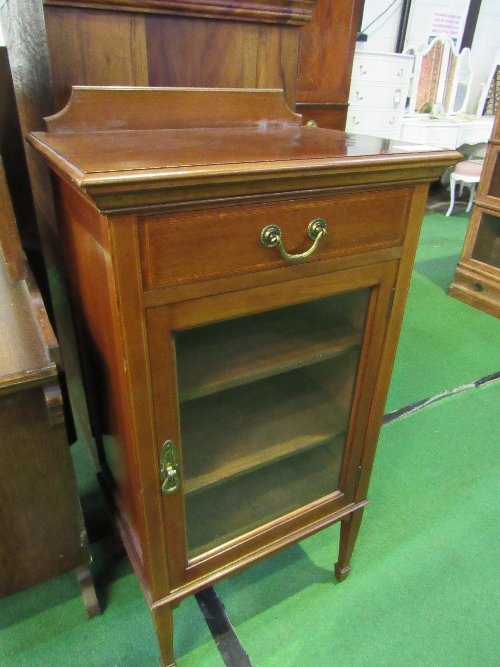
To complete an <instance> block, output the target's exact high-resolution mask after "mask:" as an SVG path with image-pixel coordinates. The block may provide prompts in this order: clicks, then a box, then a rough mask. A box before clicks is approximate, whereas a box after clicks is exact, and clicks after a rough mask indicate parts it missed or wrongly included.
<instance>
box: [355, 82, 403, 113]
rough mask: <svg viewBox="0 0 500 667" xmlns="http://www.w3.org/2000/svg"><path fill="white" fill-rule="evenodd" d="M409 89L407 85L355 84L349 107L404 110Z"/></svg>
mask: <svg viewBox="0 0 500 667" xmlns="http://www.w3.org/2000/svg"><path fill="white" fill-rule="evenodd" d="M407 92H408V87H407V86H405V85H402V86H399V87H396V86H395V85H391V84H386V85H380V84H367V83H365V84H357V83H353V84H352V86H351V92H350V93H349V106H350V107H353V106H356V107H359V108H363V109H367V110H368V111H370V110H372V109H376V108H379V109H381V108H385V109H388V110H389V111H390V110H392V109H398V110H399V109H401V110H403V109H404V106H405V102H406V95H407Z"/></svg>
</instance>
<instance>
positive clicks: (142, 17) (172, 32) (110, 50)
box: [44, 6, 300, 110]
mask: <svg viewBox="0 0 500 667" xmlns="http://www.w3.org/2000/svg"><path fill="white" fill-rule="evenodd" d="M44 11H45V23H46V29H47V40H48V46H49V53H50V63H51V70H52V80H53V87H54V99H55V106H56V109H58V110H60V109H62V108H63V107H64V106H65V104H66V103H67V101H68V99H69V96H70V92H71V86H72V85H92V86H100V85H115V86H174V87H185V86H194V87H206V88H282V89H284V91H285V97H286V100H287V102H288V104H289V106H290V107H291V108H292V109H293V107H294V105H295V97H296V87H297V67H298V57H299V40H300V30H299V27H298V26H296V25H281V24H272V23H252V22H248V21H234V20H231V21H227V20H222V19H205V18H198V17H186V16H171V15H165V14H147V13H145V14H141V13H135V12H125V11H113V10H111V11H108V10H102V9H89V8H85V9H84V8H80V7H65V6H46V7H45V10H44Z"/></svg>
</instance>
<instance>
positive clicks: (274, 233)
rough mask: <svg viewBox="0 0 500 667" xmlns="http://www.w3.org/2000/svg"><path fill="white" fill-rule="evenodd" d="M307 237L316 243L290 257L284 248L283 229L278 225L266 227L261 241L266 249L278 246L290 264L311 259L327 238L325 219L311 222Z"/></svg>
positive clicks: (261, 234) (262, 232)
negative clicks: (320, 243)
mask: <svg viewBox="0 0 500 667" xmlns="http://www.w3.org/2000/svg"><path fill="white" fill-rule="evenodd" d="M307 235H308V236H309V238H310V239H311V241H314V243H313V244H312V246H311V247H310V248H309V250H306V252H301V253H299V254H297V255H290V254H289V253H287V251H286V250H285V248H284V247H283V243H282V242H281V229H280V228H279V227H278V225H266V226H265V227H264V229H263V230H262V231H261V233H260V240H261V241H262V245H263V246H265V247H266V248H274V247H275V246H278V250H279V251H280V255H281V256H282V257H283V259H286V260H288V261H289V262H299V261H300V260H301V259H306V258H307V257H310V256H311V255H312V254H313V252H314V251H315V250H316V248H317V247H318V243H319V242H320V241H321V239H322V238H323V236H326V222H325V221H324V220H323V218H315V219H314V220H311V222H310V223H309V225H308V226H307Z"/></svg>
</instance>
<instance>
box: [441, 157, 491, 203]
mask: <svg viewBox="0 0 500 667" xmlns="http://www.w3.org/2000/svg"><path fill="white" fill-rule="evenodd" d="M482 169H483V160H480V159H471V160H462V162H459V163H458V164H457V165H456V167H455V169H454V170H453V171H452V172H451V174H450V207H449V209H448V210H447V211H446V215H450V214H451V212H452V211H453V207H454V205H455V186H456V184H457V182H459V183H460V194H462V191H463V189H464V186H466V187H468V188H469V190H470V197H469V203H468V204H467V209H466V210H467V213H468V212H469V211H470V210H471V208H472V203H473V201H474V195H475V194H476V183H479V179H480V178H481V171H482Z"/></svg>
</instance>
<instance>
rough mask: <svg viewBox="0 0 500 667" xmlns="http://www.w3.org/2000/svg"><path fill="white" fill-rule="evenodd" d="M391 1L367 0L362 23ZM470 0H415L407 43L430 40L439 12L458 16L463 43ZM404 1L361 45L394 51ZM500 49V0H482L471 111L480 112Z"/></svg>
mask: <svg viewBox="0 0 500 667" xmlns="http://www.w3.org/2000/svg"><path fill="white" fill-rule="evenodd" d="M390 4H391V0H365V9H364V13H363V23H362V26H361V27H362V28H363V29H364V28H365V27H366V26H368V25H369V24H370V23H371V22H372V21H373V19H375V18H376V17H377V16H378V15H379V14H381V13H382V12H383V11H384V9H386V8H387V7H388V6H389V5H390ZM469 4H470V0H413V2H412V9H411V12H410V17H409V21H408V29H407V31H406V45H407V46H416V47H419V46H421V45H422V44H427V43H428V40H429V37H430V36H431V35H432V34H433V33H434V30H433V28H435V27H436V26H435V23H434V22H435V21H436V19H437V18H438V17H437V16H436V14H438V13H439V14H447V15H452V16H455V17H457V21H458V24H455V25H454V28H455V29H456V32H457V42H458V44H460V42H461V40H462V36H463V30H464V25H465V20H466V17H467V11H468V8H469ZM401 5H402V0H397V2H396V3H395V5H394V6H393V7H391V9H390V10H389V11H388V12H387V13H386V14H384V16H383V17H382V18H381V19H379V20H378V21H376V22H375V23H374V24H373V26H371V27H369V28H368V29H367V30H366V33H367V35H368V41H367V42H366V43H364V44H359V45H358V47H357V48H358V49H361V50H363V51H377V52H387V53H393V52H394V49H395V46H396V40H397V34H398V27H399V17H400V14H401ZM443 19H444V17H443ZM450 25H451V24H450ZM451 27H453V25H452V26H451ZM499 52H500V0H482V3H481V10H480V12H479V17H478V21H477V25H476V31H475V34H474V41H473V43H472V48H471V60H472V69H473V73H474V75H473V80H472V88H471V94H470V97H469V106H468V112H469V113H475V112H476V107H477V103H478V100H479V96H480V94H481V89H482V86H483V85H484V83H485V82H486V80H487V78H488V76H489V73H490V70H491V68H492V66H493V63H494V61H495V57H496V54H497V53H499Z"/></svg>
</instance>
